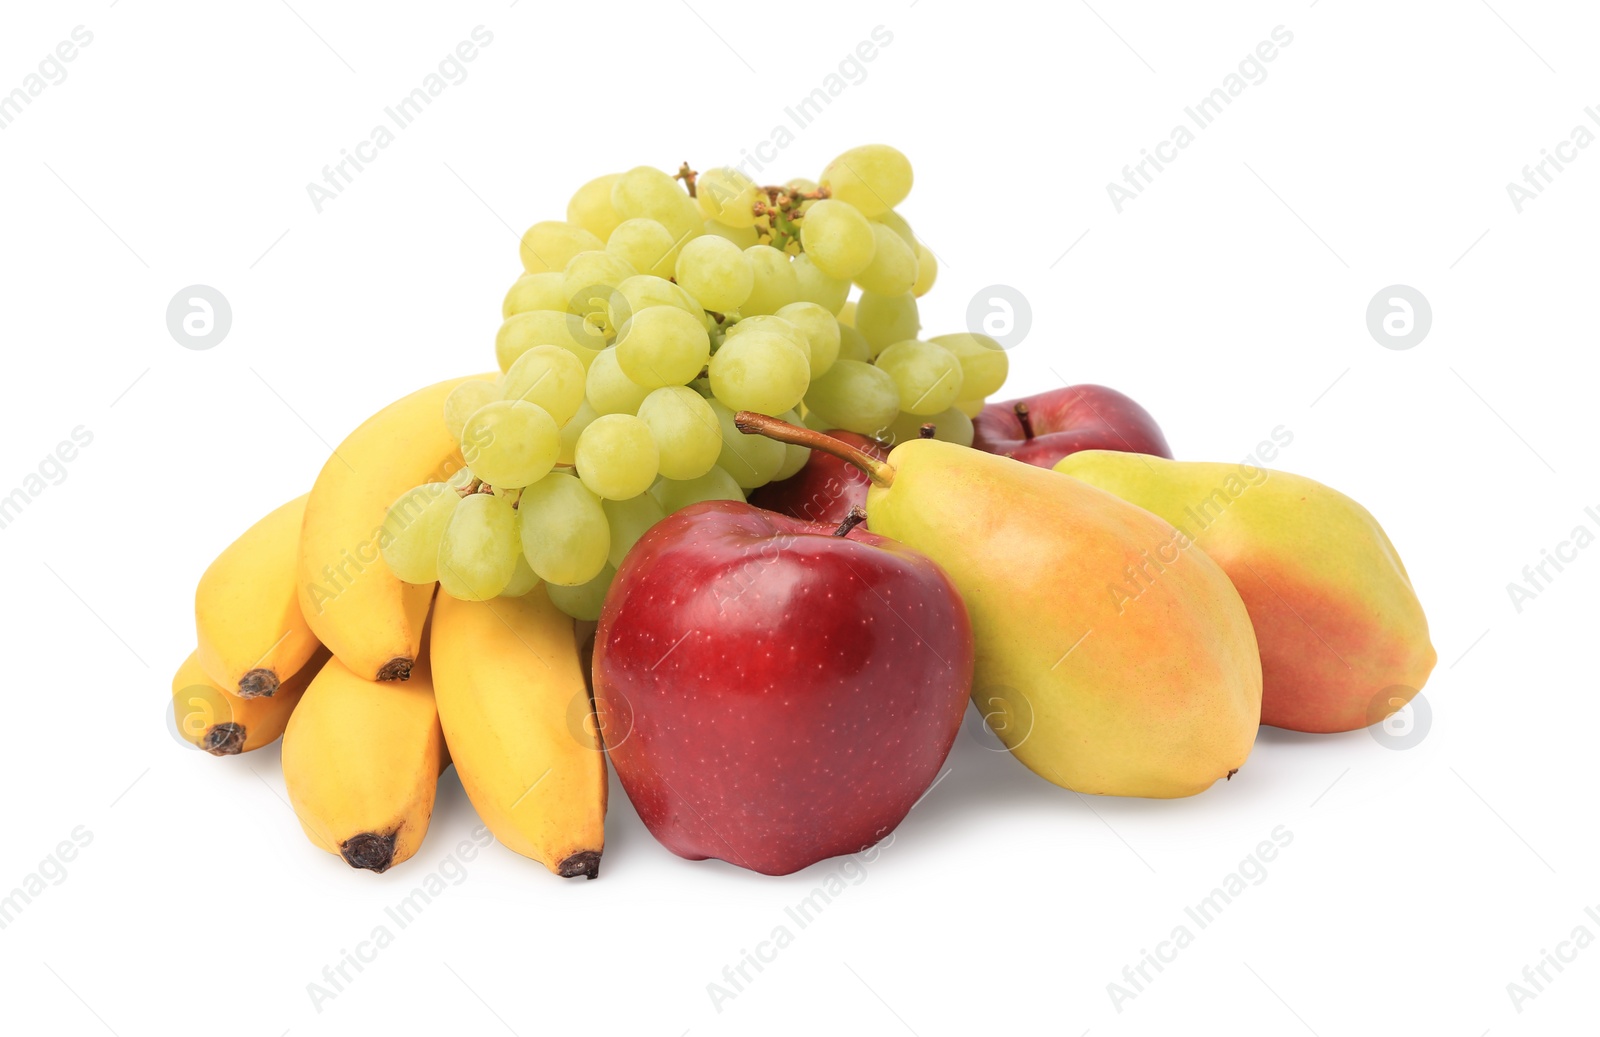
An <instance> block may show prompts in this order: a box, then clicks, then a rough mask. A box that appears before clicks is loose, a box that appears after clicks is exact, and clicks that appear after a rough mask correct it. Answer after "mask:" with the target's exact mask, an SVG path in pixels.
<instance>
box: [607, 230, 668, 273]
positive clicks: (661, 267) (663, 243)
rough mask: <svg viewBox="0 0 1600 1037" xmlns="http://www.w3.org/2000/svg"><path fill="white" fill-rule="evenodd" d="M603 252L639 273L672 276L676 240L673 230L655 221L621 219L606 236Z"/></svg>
mask: <svg viewBox="0 0 1600 1037" xmlns="http://www.w3.org/2000/svg"><path fill="white" fill-rule="evenodd" d="M606 251H607V252H609V253H611V254H612V255H614V256H616V257H618V258H619V259H622V260H624V261H625V262H627V264H628V265H629V266H631V267H633V269H635V270H637V271H639V272H641V273H647V274H651V275H653V276H655V277H671V276H672V262H671V260H672V257H673V256H675V255H676V254H677V242H676V241H675V240H673V237H672V232H671V231H670V230H668V229H667V228H665V227H663V226H662V225H661V224H659V223H657V222H656V221H655V220H646V219H633V220H623V221H622V222H621V223H619V224H617V229H616V230H614V231H612V232H611V237H609V238H607V239H606Z"/></svg>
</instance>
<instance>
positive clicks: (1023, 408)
mask: <svg viewBox="0 0 1600 1037" xmlns="http://www.w3.org/2000/svg"><path fill="white" fill-rule="evenodd" d="M1011 409H1012V410H1013V411H1014V412H1015V413H1016V415H1017V420H1018V421H1020V422H1022V438H1023V439H1032V438H1033V419H1032V418H1030V417H1029V416H1028V405H1027V404H1026V403H1019V404H1017V405H1016V406H1015V407H1012V408H1011Z"/></svg>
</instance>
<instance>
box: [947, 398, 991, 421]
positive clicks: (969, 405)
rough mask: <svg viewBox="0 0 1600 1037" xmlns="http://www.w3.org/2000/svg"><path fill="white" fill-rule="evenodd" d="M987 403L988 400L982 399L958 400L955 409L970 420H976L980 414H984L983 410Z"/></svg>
mask: <svg viewBox="0 0 1600 1037" xmlns="http://www.w3.org/2000/svg"><path fill="white" fill-rule="evenodd" d="M987 402H988V401H987V400H984V399H982V398H978V399H972V400H957V401H956V406H955V409H956V410H958V411H960V412H961V413H963V414H965V415H966V416H967V417H969V418H976V417H977V416H978V415H979V414H982V413H983V408H984V406H985V405H986V404H987Z"/></svg>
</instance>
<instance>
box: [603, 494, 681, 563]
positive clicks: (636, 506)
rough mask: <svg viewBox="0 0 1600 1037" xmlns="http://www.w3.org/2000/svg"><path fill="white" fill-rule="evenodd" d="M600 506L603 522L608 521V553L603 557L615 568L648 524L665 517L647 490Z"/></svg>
mask: <svg viewBox="0 0 1600 1037" xmlns="http://www.w3.org/2000/svg"><path fill="white" fill-rule="evenodd" d="M600 506H601V507H602V508H604V509H605V512H606V521H607V522H609V523H610V524H611V553H610V554H609V555H608V556H607V558H609V559H610V561H611V564H612V565H613V566H615V567H616V568H618V569H620V568H622V560H623V559H624V558H626V557H627V555H628V552H629V551H630V550H632V549H633V545H634V544H637V543H638V542H639V538H640V537H642V536H644V535H645V533H647V532H649V530H650V527H651V526H653V525H655V524H656V523H657V522H660V521H661V520H662V519H664V518H666V517H667V513H666V512H665V511H662V510H661V502H660V501H658V500H656V499H655V498H654V497H652V496H650V493H649V491H646V492H644V493H641V494H639V496H637V497H629V498H628V499H627V500H607V501H601V502H600Z"/></svg>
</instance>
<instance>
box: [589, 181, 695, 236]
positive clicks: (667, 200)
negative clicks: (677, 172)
mask: <svg viewBox="0 0 1600 1037" xmlns="http://www.w3.org/2000/svg"><path fill="white" fill-rule="evenodd" d="M611 208H612V209H614V210H615V211H616V213H617V215H618V216H620V217H622V218H623V219H625V220H632V219H639V218H643V219H651V220H655V221H656V222H657V223H659V224H661V225H662V226H663V227H666V228H667V230H668V231H670V232H671V233H672V237H673V240H674V241H676V240H679V239H685V240H686V239H688V238H690V237H693V236H694V235H696V234H699V233H700V232H701V226H700V225H701V223H702V221H703V219H704V217H702V216H701V215H700V210H699V208H698V207H696V205H695V203H694V199H692V198H690V197H689V196H688V194H686V193H685V192H684V190H683V189H682V188H681V187H679V186H678V182H677V181H676V180H674V179H673V178H672V177H670V176H668V175H667V174H666V173H663V172H662V171H661V170H659V169H654V168H652V167H650V166H636V167H634V168H633V169H630V170H628V171H627V172H626V173H623V174H622V175H621V176H620V177H618V178H617V180H616V182H615V183H613V184H612V185H611Z"/></svg>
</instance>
